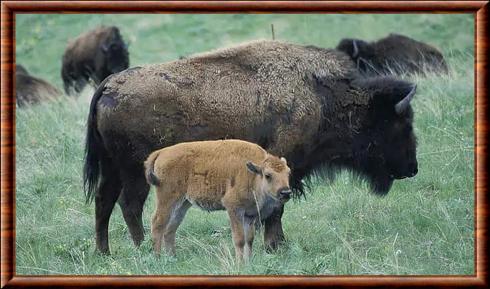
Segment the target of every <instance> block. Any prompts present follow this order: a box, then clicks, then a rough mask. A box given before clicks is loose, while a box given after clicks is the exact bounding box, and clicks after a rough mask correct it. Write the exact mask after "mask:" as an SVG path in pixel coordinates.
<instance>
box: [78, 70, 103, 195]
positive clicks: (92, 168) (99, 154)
mask: <svg viewBox="0 0 490 289" xmlns="http://www.w3.org/2000/svg"><path fill="white" fill-rule="evenodd" d="M108 79H109V77H108V78H107V79H106V80H105V81H104V82H102V83H101V84H100V86H99V87H98V88H97V90H96V91H95V93H94V95H93V97H92V102H91V103H90V109H89V113H88V119H87V135H86V139H85V164H84V166H83V188H84V191H85V201H86V202H87V203H90V202H91V201H92V200H93V199H94V196H95V192H96V191H98V189H99V178H100V175H101V158H103V157H104V156H107V150H106V149H105V147H104V144H103V142H102V139H101V137H100V134H99V132H98V130H97V118H96V116H97V102H98V101H99V99H100V97H101V96H102V91H103V90H104V87H105V84H106V82H107V80H108Z"/></svg>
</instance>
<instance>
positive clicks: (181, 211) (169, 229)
mask: <svg viewBox="0 0 490 289" xmlns="http://www.w3.org/2000/svg"><path fill="white" fill-rule="evenodd" d="M191 206H192V204H191V203H189V202H188V201H186V200H184V201H183V202H182V203H181V204H179V203H177V205H176V207H174V208H173V209H172V212H171V214H170V220H169V221H168V224H167V226H166V227H165V231H164V232H163V239H164V242H165V243H164V244H165V250H166V251H167V253H168V254H169V255H171V256H174V255H175V232H176V231H177V228H178V227H179V225H180V223H182V220H183V219H184V217H185V213H187V210H188V209H189V208H190V207H191Z"/></svg>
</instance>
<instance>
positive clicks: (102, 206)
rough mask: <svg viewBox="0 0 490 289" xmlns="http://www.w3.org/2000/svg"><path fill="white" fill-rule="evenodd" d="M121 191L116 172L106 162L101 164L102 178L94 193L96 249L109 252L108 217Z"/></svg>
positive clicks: (105, 252)
mask: <svg viewBox="0 0 490 289" xmlns="http://www.w3.org/2000/svg"><path fill="white" fill-rule="evenodd" d="M120 193H121V183H120V180H119V178H118V174H117V172H116V171H115V170H114V169H112V168H111V166H110V165H109V164H107V163H103V165H102V180H101V183H100V186H99V189H98V191H97V192H96V194H95V235H96V246H97V249H98V250H99V251H100V252H101V253H104V254H109V240H108V234H109V219H110V217H111V213H112V210H113V209H114V205H115V204H116V201H117V198H118V197H119V194H120Z"/></svg>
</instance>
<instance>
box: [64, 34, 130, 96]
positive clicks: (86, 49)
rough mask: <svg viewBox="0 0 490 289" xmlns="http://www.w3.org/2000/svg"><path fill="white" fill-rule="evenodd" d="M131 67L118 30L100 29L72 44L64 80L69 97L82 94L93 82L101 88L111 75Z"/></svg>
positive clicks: (66, 53)
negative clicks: (101, 84)
mask: <svg viewBox="0 0 490 289" xmlns="http://www.w3.org/2000/svg"><path fill="white" fill-rule="evenodd" d="M128 67H129V53H128V48H127V45H126V43H124V41H123V39H122V37H121V34H120V33H119V29H118V28H117V27H114V26H111V27H98V28H96V29H94V30H91V31H88V32H86V33H84V34H82V35H80V36H79V37H78V38H76V39H75V40H73V41H70V42H69V43H68V46H67V48H66V50H65V54H64V55H63V63H62V67H61V78H62V79H63V83H64V89H65V92H66V94H71V93H72V88H73V89H74V90H75V92H76V93H79V92H80V91H82V89H83V88H84V87H85V85H86V84H87V83H88V82H89V81H90V80H91V81H93V84H95V85H98V84H99V83H100V82H102V81H103V80H104V79H105V78H106V77H107V76H109V75H110V74H113V73H116V72H120V71H122V70H124V69H126V68H128Z"/></svg>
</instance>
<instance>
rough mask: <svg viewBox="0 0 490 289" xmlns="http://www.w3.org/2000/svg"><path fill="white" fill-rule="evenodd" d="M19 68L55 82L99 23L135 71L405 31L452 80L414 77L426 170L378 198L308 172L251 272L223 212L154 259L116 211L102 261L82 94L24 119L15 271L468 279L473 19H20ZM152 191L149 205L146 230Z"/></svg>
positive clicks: (195, 219)
mask: <svg viewBox="0 0 490 289" xmlns="http://www.w3.org/2000/svg"><path fill="white" fill-rule="evenodd" d="M16 18H17V19H16V20H17V26H16V40H17V49H16V57H17V58H16V59H17V61H18V62H19V63H22V64H23V65H25V66H26V67H27V69H28V70H30V71H31V72H32V73H33V74H35V75H37V76H40V77H42V78H45V79H47V80H49V81H50V82H52V83H54V84H56V85H57V86H61V80H60V77H59V69H60V59H61V55H62V53H63V49H64V47H65V45H66V41H67V40H68V39H70V38H73V37H75V36H76V35H78V34H79V33H80V32H82V31H85V30H86V29H88V28H90V27H93V26H96V25H98V24H107V25H109V24H116V25H118V26H119V27H120V28H121V30H122V32H123V35H124V37H125V38H126V39H128V40H130V41H131V45H130V57H131V63H132V65H140V64H145V63H153V62H163V61H167V60H171V59H175V58H178V57H179V56H183V55H188V54H192V53H196V52H201V51H206V50H209V49H215V48H218V47H221V46H223V45H229V44H233V43H238V42H242V41H246V40H251V39H256V38H271V35H270V24H271V23H273V24H274V28H275V35H276V39H282V40H288V41H292V42H295V43H305V44H314V45H319V46H322V47H332V46H335V45H336V44H337V42H338V41H339V40H340V38H343V37H359V38H364V39H368V40H372V39H375V38H378V37H382V36H385V35H386V34H388V33H389V32H397V33H403V34H406V35H408V36H412V37H415V38H417V39H419V40H422V41H427V42H429V43H433V44H435V45H436V46H438V47H440V48H441V49H442V50H443V52H444V54H445V56H446V58H447V59H448V61H449V66H450V67H451V72H450V74H449V75H447V76H437V75H431V74H429V75H427V76H424V77H421V76H414V77H411V78H410V79H411V80H412V81H414V82H416V83H417V84H418V90H417V95H416V96H415V99H414V101H413V108H414V111H415V133H416V135H417V137H418V142H419V146H418V161H419V174H418V175H417V176H416V177H415V178H412V179H405V180H402V181H396V182H395V184H394V186H393V188H392V190H391V191H390V193H389V194H388V195H387V196H386V197H384V198H380V197H377V196H374V195H371V194H369V193H368V188H367V186H366V185H365V184H363V183H359V182H357V181H355V180H354V179H352V178H351V177H350V175H349V174H348V173H344V174H341V175H340V176H339V177H338V178H337V179H336V180H335V181H333V182H326V181H325V180H323V179H319V178H315V177H313V178H312V179H311V180H310V181H311V182H312V184H313V186H312V189H311V191H310V192H308V194H307V197H306V200H300V201H291V202H289V203H288V204H287V205H286V210H285V213H284V218H283V223H284V230H285V232H286V236H287V239H288V242H287V245H286V246H285V247H283V248H281V249H280V250H279V252H277V253H275V254H269V253H267V252H266V251H265V249H264V247H263V243H262V240H261V238H262V235H261V234H259V235H258V236H257V238H256V241H255V242H254V256H253V259H252V261H251V262H250V264H248V265H240V264H237V263H236V261H235V259H234V249H233V245H232V241H231V232H230V228H229V224H228V220H227V216H226V214H225V213H224V212H216V213H205V212H203V211H200V210H198V209H191V210H189V213H188V215H187V216H186V218H185V220H184V222H183V224H182V225H181V227H180V228H179V230H178V232H177V240H176V244H177V257H175V258H173V257H168V256H165V255H164V256H162V257H161V258H156V257H155V256H154V255H153V253H152V251H151V242H150V240H149V238H148V235H147V236H146V237H147V238H146V239H145V241H144V242H143V244H142V246H141V247H139V248H135V247H134V246H133V245H132V242H131V241H130V237H129V234H128V231H127V227H126V225H125V223H124V220H123V218H122V215H121V212H120V209H119V208H118V207H116V208H115V210H114V213H113V215H112V218H111V223H110V228H109V234H110V245H111V250H112V255H110V256H102V255H99V254H98V253H96V252H95V240H94V209H93V204H92V205H86V204H85V203H84V194H83V191H82V185H81V184H82V176H81V172H82V165H83V145H84V137H85V136H84V132H85V121H86V116H87V113H88V102H87V98H89V96H90V91H87V92H86V96H87V97H81V98H77V99H73V98H68V97H65V98H62V99H59V100H56V101H50V102H45V103H43V104H40V105H37V106H32V107H29V108H25V109H24V108H23V109H17V112H16V232H17V233H16V273H17V274H233V275H234V274H270V275H276V274H308V275H315V274H327V275H328V274H474V165H473V164H474V159H473V157H474V148H473V146H474V143H473V136H474V134H473V125H474V124H473V119H474V97H473V94H474V92H473V83H474V82H473V26H472V23H473V22H472V21H473V18H472V16H469V15H424V14H417V15H245V14H239V15H144V16H143V15H22V14H21V15H17V16H16ZM153 194H154V193H153V191H152V192H150V196H149V199H148V201H147V202H146V204H145V210H144V225H145V228H146V230H147V232H148V231H149V224H150V215H151V213H152V212H153V209H154V196H153Z"/></svg>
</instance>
